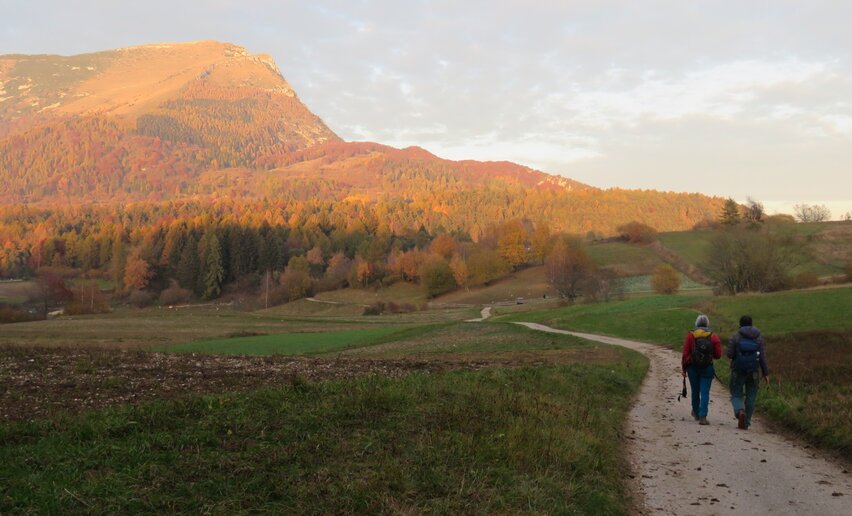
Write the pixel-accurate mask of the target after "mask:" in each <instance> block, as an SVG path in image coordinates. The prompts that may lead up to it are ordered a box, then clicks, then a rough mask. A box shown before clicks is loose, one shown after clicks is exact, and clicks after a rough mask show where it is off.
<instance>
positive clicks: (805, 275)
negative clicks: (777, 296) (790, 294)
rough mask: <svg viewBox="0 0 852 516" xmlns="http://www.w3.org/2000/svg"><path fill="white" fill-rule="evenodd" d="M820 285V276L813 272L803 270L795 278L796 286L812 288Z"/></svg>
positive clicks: (794, 283)
mask: <svg viewBox="0 0 852 516" xmlns="http://www.w3.org/2000/svg"><path fill="white" fill-rule="evenodd" d="M817 285H819V276H817V275H816V274H814V273H813V272H802V273H800V274H797V275H796V277H795V278H793V287H794V288H810V287H815V286H817Z"/></svg>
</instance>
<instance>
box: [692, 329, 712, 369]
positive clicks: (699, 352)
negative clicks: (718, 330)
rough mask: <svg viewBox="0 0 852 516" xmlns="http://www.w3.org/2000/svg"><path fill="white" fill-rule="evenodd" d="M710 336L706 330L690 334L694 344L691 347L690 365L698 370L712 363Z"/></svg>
mask: <svg viewBox="0 0 852 516" xmlns="http://www.w3.org/2000/svg"><path fill="white" fill-rule="evenodd" d="M711 335H713V334H712V333H710V332H709V331H706V330H697V331H693V332H692V337H693V338H694V340H695V342H694V343H693V345H692V358H691V360H690V364H692V365H693V366H695V367H697V368H699V369H703V368H705V367H707V366H709V365H710V364H712V363H713V341H712V340H710V336H711Z"/></svg>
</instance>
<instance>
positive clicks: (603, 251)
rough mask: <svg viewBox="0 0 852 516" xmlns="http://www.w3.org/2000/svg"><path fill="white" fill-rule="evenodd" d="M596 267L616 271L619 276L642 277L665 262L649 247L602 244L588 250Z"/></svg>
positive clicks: (614, 243)
mask: <svg viewBox="0 0 852 516" xmlns="http://www.w3.org/2000/svg"><path fill="white" fill-rule="evenodd" d="M587 250H588V253H589V256H590V257H591V258H592V261H594V262H595V265H597V266H598V267H605V268H609V269H612V270H614V271H615V272H616V273H617V274H618V275H619V276H622V277H624V276H642V275H648V274H651V273H652V272H654V269H655V268H656V267H658V266H660V265H662V264H663V263H664V262H663V261H662V260H661V259H660V257H659V256H657V254H656V253H655V252H654V251H653V249H651V248H650V247H647V246H641V245H632V244H627V243H624V242H602V243H597V244H592V245H590V246H588V248H587Z"/></svg>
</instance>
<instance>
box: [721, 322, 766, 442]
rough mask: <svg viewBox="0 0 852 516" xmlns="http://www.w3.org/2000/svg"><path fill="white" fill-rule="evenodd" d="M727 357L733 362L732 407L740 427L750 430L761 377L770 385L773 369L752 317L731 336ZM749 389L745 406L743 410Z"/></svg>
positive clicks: (741, 323) (742, 323) (741, 324)
mask: <svg viewBox="0 0 852 516" xmlns="http://www.w3.org/2000/svg"><path fill="white" fill-rule="evenodd" d="M726 355H727V357H728V358H730V359H731V384H730V386H731V405H732V406H733V408H734V417H735V418H737V427H738V428H740V429H742V430H748V427H750V426H751V415H752V414H753V413H754V404H755V402H756V401H757V388H758V386H759V385H760V380H759V379H758V376H757V375H758V374H761V375H762V376H763V381H764V382H766V383H767V384H768V383H769V367H768V366H767V365H766V352H765V351H764V347H763V336H762V335H761V334H760V330H758V329H757V328H755V327H754V326H752V319H751V316H749V315H744V316H742V317H740V329H739V330H738V331H737V332H736V333H734V334H733V335H731V340H730V341H729V342H728V350H727V353H726ZM743 389H745V406H743Z"/></svg>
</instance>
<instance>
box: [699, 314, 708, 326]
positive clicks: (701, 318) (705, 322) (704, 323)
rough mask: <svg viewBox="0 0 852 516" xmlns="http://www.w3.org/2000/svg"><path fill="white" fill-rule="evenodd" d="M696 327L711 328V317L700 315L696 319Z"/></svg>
mask: <svg viewBox="0 0 852 516" xmlns="http://www.w3.org/2000/svg"><path fill="white" fill-rule="evenodd" d="M695 327H696V328H709V327H710V318H709V317H707V316H706V315H704V314H701V315H699V316H698V317H697V318H696V319H695Z"/></svg>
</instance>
